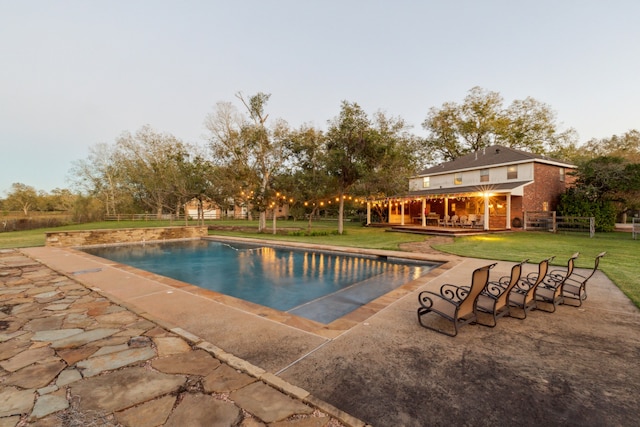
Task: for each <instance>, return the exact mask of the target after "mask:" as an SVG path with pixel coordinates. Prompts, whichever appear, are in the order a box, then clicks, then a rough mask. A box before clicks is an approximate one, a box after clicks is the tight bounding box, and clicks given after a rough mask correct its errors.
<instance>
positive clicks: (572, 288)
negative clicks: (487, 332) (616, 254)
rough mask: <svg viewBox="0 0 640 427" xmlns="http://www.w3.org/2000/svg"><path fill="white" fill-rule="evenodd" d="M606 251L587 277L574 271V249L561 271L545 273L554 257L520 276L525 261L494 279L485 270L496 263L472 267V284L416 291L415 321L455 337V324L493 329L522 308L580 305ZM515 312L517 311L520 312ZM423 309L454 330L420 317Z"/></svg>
mask: <svg viewBox="0 0 640 427" xmlns="http://www.w3.org/2000/svg"><path fill="white" fill-rule="evenodd" d="M605 255H606V252H601V253H600V254H598V255H597V256H596V258H595V262H594V267H593V269H592V270H591V272H590V274H588V275H580V274H578V273H576V272H575V261H576V259H577V258H578V256H579V252H576V253H574V254H573V255H571V257H569V260H568V261H567V267H566V269H555V270H551V271H549V262H551V261H552V260H553V259H554V258H555V257H550V258H547V259H544V260H542V261H540V263H539V264H538V271H537V272H531V273H529V274H527V275H526V276H524V277H522V269H523V265H524V264H526V263H527V262H528V260H524V261H522V262H520V263H517V264H515V265H514V266H513V267H512V268H511V274H510V275H509V276H503V277H500V278H499V279H498V280H496V281H491V280H489V272H490V270H491V269H492V268H494V267H495V266H496V263H494V264H489V265H486V266H484V267H480V268H477V269H475V270H474V271H473V273H472V275H471V285H470V286H466V285H462V286H461V285H454V284H450V283H446V284H444V285H442V286H441V287H440V291H439V293H436V292H432V291H423V292H421V293H420V294H419V295H418V302H419V303H420V307H418V322H419V323H420V325H421V326H423V327H425V328H427V329H431V330H434V331H436V332H440V333H442V334H445V335H449V336H451V337H454V336H456V335H457V334H458V327H459V326H461V325H465V324H470V323H478V324H480V325H483V326H489V327H495V326H496V325H497V320H498V318H500V317H503V316H511V317H514V318H516V319H520V320H524V319H525V318H526V317H527V312H529V311H531V310H534V309H539V310H542V311H546V312H549V313H553V312H555V311H556V307H557V306H558V305H560V304H565V300H566V299H568V300H571V301H578V305H577V306H576V305H573V304H569V305H571V306H575V307H579V306H581V305H582V301H584V300H585V299H586V298H587V290H586V285H587V282H588V281H589V279H590V278H591V277H592V276H593V275H594V274H595V272H596V271H597V269H598V265H599V263H600V259H601V258H602V257H603V256H605ZM513 309H519V310H522V312H523V314H522V316H520V315H516V313H515V312H513ZM519 310H517V311H519ZM428 313H436V314H437V315H439V316H440V317H442V318H444V319H445V320H448V321H450V322H451V323H452V325H453V330H450V329H446V328H441V327H439V326H434V325H432V324H430V323H428V322H425V321H424V319H423V318H424V316H425V315H427V314H428ZM479 313H484V314H488V315H490V316H491V317H492V321H491V322H484V321H481V317H480V316H479Z"/></svg>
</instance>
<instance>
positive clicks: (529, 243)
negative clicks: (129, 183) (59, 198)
mask: <svg viewBox="0 0 640 427" xmlns="http://www.w3.org/2000/svg"><path fill="white" fill-rule="evenodd" d="M191 224H194V223H191ZM211 224H216V225H221V224H223V225H228V226H235V227H243V230H229V231H226V230H225V231H222V230H216V231H215V232H214V233H215V234H219V235H226V236H242V237H259V238H262V239H273V240H278V241H295V242H305V243H316V244H329V245H336V246H349V247H360V248H368V249H386V250H397V249H398V245H399V244H400V243H405V242H417V241H423V240H424V239H428V237H426V236H424V235H418V234H407V233H389V232H386V231H385V230H384V229H382V228H366V227H362V226H361V225H360V224H358V223H347V224H345V231H346V233H345V234H344V235H342V236H339V235H336V234H335V230H336V229H337V224H336V222H335V221H319V222H314V224H313V229H312V231H313V232H314V234H315V235H287V234H270V233H257V222H255V221H253V222H251V221H212V222H211ZM167 225H183V223H182V222H175V221H174V222H169V221H120V222H117V221H109V222H99V223H91V224H81V225H72V226H64V227H58V228H55V230H56V231H59V230H88V229H105V228H126V227H151V226H167ZM269 225H270V224H269ZM306 226H307V223H306V222H301V221H279V222H278V227H285V228H290V229H292V230H294V229H301V230H305V229H306ZM246 227H250V228H249V229H248V230H247V229H246ZM251 228H253V229H255V230H256V231H253V230H251ZM45 231H47V230H43V229H40V230H30V231H19V232H10V233H0V249H2V248H19V247H28V246H42V245H44V232H45ZM294 233H295V231H294ZM297 234H302V233H300V232H297ZM639 248H640V241H638V240H632V239H631V233H622V232H614V233H596V235H595V236H594V237H593V238H589V237H588V236H587V235H584V234H550V233H543V232H514V233H501V234H487V235H480V236H466V237H457V238H455V239H454V241H453V243H451V244H441V245H437V246H436V249H438V250H441V251H443V252H447V253H451V254H455V255H460V256H467V257H475V258H487V259H493V260H499V261H521V260H523V259H526V258H528V259H530V261H531V262H538V261H540V260H541V259H543V258H547V257H549V256H552V255H555V257H556V258H555V260H554V262H553V264H554V265H566V262H567V259H568V258H569V257H570V256H571V255H572V254H573V253H574V252H580V257H579V258H578V261H577V263H576V265H577V266H578V267H584V268H590V267H592V266H593V259H594V257H595V256H596V255H597V254H598V253H600V252H602V251H607V256H606V257H605V258H604V259H603V260H602V262H601V264H600V266H601V269H602V271H604V273H605V274H606V275H607V276H608V277H609V278H610V279H611V280H612V281H613V282H615V283H616V285H618V287H619V288H620V289H621V290H622V291H623V292H624V293H625V294H626V295H627V296H628V297H629V298H630V299H631V300H632V301H633V302H634V304H635V305H636V306H638V307H640V280H638V278H639V277H640V263H638V249H639Z"/></svg>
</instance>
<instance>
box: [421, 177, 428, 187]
mask: <svg viewBox="0 0 640 427" xmlns="http://www.w3.org/2000/svg"><path fill="white" fill-rule="evenodd" d="M429 185H430V182H429V177H428V176H425V177H424V178H422V188H429Z"/></svg>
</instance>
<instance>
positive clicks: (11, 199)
mask: <svg viewBox="0 0 640 427" xmlns="http://www.w3.org/2000/svg"><path fill="white" fill-rule="evenodd" d="M39 200H40V196H39V195H38V192H37V191H36V189H35V188H34V187H32V186H30V185H26V184H23V183H21V182H14V183H13V184H11V189H10V190H9V191H7V197H6V199H5V200H4V203H3V206H4V208H5V209H8V210H21V211H22V212H23V213H24V216H27V215H29V211H30V210H32V209H35V208H36V207H37V205H38V202H39Z"/></svg>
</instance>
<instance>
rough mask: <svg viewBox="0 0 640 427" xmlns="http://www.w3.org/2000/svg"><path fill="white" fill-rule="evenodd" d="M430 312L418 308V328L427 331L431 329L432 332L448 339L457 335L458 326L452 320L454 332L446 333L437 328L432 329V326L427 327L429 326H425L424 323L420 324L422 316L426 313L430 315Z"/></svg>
mask: <svg viewBox="0 0 640 427" xmlns="http://www.w3.org/2000/svg"><path fill="white" fill-rule="evenodd" d="M430 312H431V310H429V309H427V308H425V307H419V308H418V323H420V326H422V327H423V328H427V329H431V330H432V331H436V332H439V333H441V334H444V335H448V336H450V337H455V336H456V335H458V324H457V322H456V321H455V320H454V321H453V322H452V323H453V330H454V332H453V333H451V332H448V331H445V330H442V329H439V328H434V327H433V326H429V325H425V324H424V323H422V316H424V315H425V314H427V313H430Z"/></svg>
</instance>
